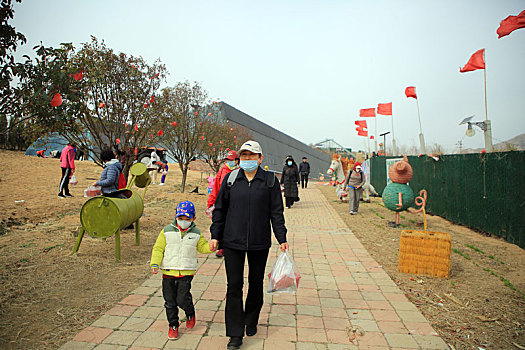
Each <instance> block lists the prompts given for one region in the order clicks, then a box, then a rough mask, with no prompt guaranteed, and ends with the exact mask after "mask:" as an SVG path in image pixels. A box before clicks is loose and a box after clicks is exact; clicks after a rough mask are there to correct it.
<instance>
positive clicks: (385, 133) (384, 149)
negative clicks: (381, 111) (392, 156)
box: [379, 131, 390, 157]
mask: <svg viewBox="0 0 525 350" xmlns="http://www.w3.org/2000/svg"><path fill="white" fill-rule="evenodd" d="M388 134H390V131H387V132H384V133H382V134H379V136H383V151H384V152H385V157H386V135H388Z"/></svg>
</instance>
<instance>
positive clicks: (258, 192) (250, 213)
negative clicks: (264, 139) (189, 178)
mask: <svg viewBox="0 0 525 350" xmlns="http://www.w3.org/2000/svg"><path fill="white" fill-rule="evenodd" d="M239 157H240V163H239V166H240V169H239V170H236V171H234V172H231V173H230V174H229V175H228V176H226V177H225V179H224V180H223V183H222V186H221V188H220V190H219V193H218V195H217V200H216V201H215V210H214V211H213V217H212V225H211V227H210V232H211V240H210V250H212V251H213V250H215V249H217V247H218V245H219V244H221V246H222V248H224V263H225V267H226V278H227V282H228V287H227V292H226V309H225V320H226V336H228V337H230V341H229V342H228V349H239V348H240V346H241V345H242V339H243V337H244V334H245V331H246V335H247V336H253V335H255V334H256V333H257V324H258V323H259V314H260V312H261V308H262V306H263V300H264V299H263V296H264V292H263V282H264V269H265V267H266V261H267V260H268V253H269V250H270V247H271V245H272V240H271V228H273V232H274V235H275V238H276V239H277V241H278V242H279V244H280V248H281V251H283V252H284V251H286V250H287V249H289V245H288V243H287V241H286V232H287V231H286V226H285V224H284V215H283V210H284V208H283V199H282V196H281V189H280V185H279V181H277V180H276V178H275V175H274V174H273V173H271V172H268V171H264V170H263V169H262V168H261V167H260V165H261V163H262V161H263V158H264V156H263V154H262V149H261V146H260V145H259V143H257V142H255V141H251V140H250V141H247V142H245V143H244V144H243V145H242V146H241V148H240V150H239ZM230 177H233V178H232V179H230ZM270 227H271V228H270ZM246 257H247V258H248V269H249V273H248V295H247V297H246V302H245V304H244V305H243V283H244V262H245V259H246Z"/></svg>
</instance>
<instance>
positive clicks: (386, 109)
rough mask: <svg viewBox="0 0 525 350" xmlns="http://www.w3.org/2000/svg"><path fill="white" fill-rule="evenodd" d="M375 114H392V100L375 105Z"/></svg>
mask: <svg viewBox="0 0 525 350" xmlns="http://www.w3.org/2000/svg"><path fill="white" fill-rule="evenodd" d="M377 114H381V115H392V102H389V103H379V104H378V105H377Z"/></svg>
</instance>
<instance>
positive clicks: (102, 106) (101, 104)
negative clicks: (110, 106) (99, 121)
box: [98, 102, 106, 108]
mask: <svg viewBox="0 0 525 350" xmlns="http://www.w3.org/2000/svg"><path fill="white" fill-rule="evenodd" d="M105 106H106V105H105V104H104V102H100V103H99V104H98V108H104V107H105Z"/></svg>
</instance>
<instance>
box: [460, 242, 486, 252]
mask: <svg viewBox="0 0 525 350" xmlns="http://www.w3.org/2000/svg"><path fill="white" fill-rule="evenodd" d="M465 245H466V246H467V247H469V248H470V249H472V250H474V251H476V252H478V253H480V254H485V252H484V251H483V250H481V249H479V248H477V247H475V246H474V245H472V244H465Z"/></svg>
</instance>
